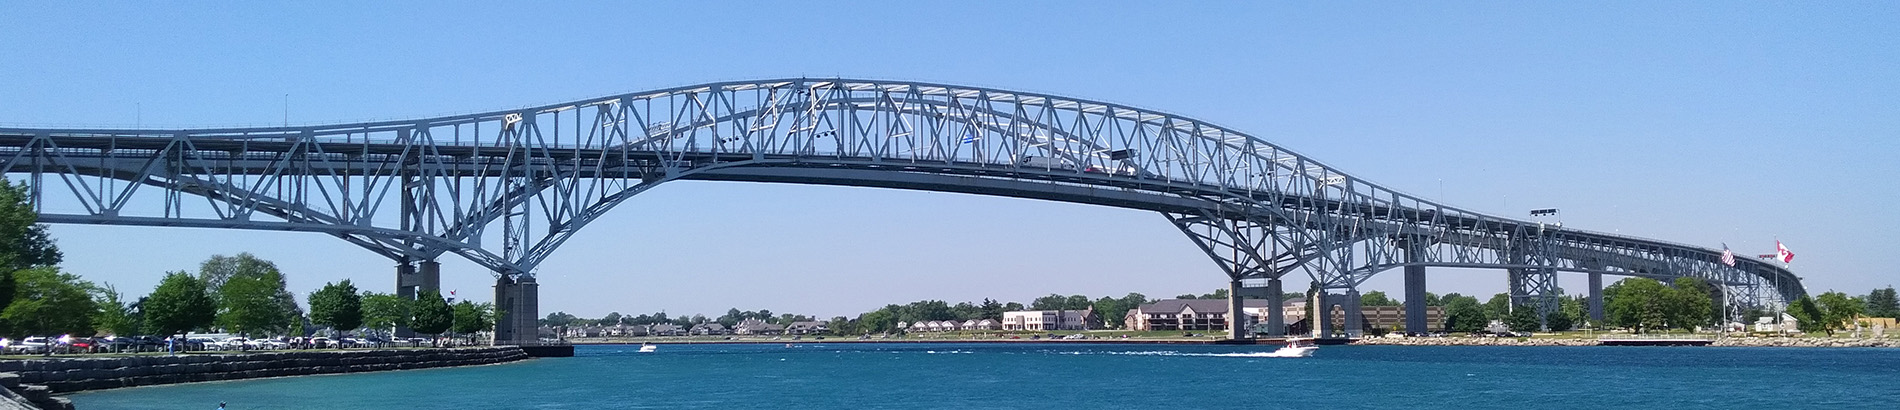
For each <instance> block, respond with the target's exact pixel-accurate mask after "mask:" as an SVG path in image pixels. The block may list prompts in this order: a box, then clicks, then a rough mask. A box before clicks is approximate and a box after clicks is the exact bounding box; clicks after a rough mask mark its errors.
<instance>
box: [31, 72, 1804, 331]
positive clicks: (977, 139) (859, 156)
mask: <svg viewBox="0 0 1900 410" xmlns="http://www.w3.org/2000/svg"><path fill="white" fill-rule="evenodd" d="M0 161H3V162H0V168H3V169H0V170H3V171H4V172H6V173H8V174H12V175H16V176H17V175H23V176H25V178H26V179H27V181H28V183H29V184H30V186H31V188H32V190H33V191H32V192H33V195H34V196H35V198H36V199H38V200H40V201H39V202H38V204H40V206H41V217H42V220H44V221H46V222H53V223H89V224H117V225H143V226H187V227H210V228H234V229H265V230H286V231H307V232H320V233H325V234H330V235H334V236H337V237H339V238H342V239H345V240H348V241H350V242H351V243H354V244H356V245H358V246H361V247H363V248H366V249H369V250H371V251H374V252H377V253H379V254H382V255H385V256H387V257H390V258H392V259H396V260H404V261H406V260H433V259H434V258H436V257H438V256H440V255H441V254H443V253H455V254H458V255H462V256H464V257H467V258H469V259H470V260H473V261H475V262H476V263H478V264H481V265H482V266H484V267H487V268H490V269H493V270H494V271H495V272H496V273H497V274H498V275H500V276H503V277H504V278H506V277H510V276H523V275H532V272H533V270H534V268H535V267H536V266H538V265H539V264H540V263H541V261H543V260H545V259H546V258H547V257H548V255H549V254H550V253H551V252H553V251H554V250H555V249H557V248H558V247H559V246H560V245H561V244H562V243H563V242H564V241H566V240H567V239H568V238H569V237H571V235H573V233H574V232H576V231H578V230H579V229H581V228H582V227H583V226H585V225H587V223H588V222H590V221H592V220H593V219H594V218H596V217H598V216H600V215H601V214H603V213H605V212H607V211H609V210H610V209H612V208H613V207H614V206H615V205H617V204H619V203H622V202H624V201H626V200H628V199H630V198H632V197H633V196H635V195H637V194H638V193H640V192H643V191H645V190H646V189H649V188H651V187H653V186H655V185H657V184H660V183H663V182H667V181H673V180H682V179H684V180H724V181H753V182H780V183H801V184H829V185H845V186H864V187H884V188H898V189H915V190H929V191H943V192H963V193H973V194H984V195H999V196H1009V197H1019V198H1032V199H1043V200H1054V201H1065V202H1077V203H1089V204H1099V205H1108V206H1117V207H1124V208H1132V209H1143V210H1150V211H1155V212H1158V213H1160V214H1162V215H1164V216H1166V217H1167V218H1168V219H1169V220H1170V221H1172V222H1173V223H1174V224H1175V225H1176V226H1177V227H1179V228H1180V229H1181V231H1182V232H1184V233H1186V234H1187V235H1188V236H1189V238H1190V239H1191V240H1193V241H1194V242H1195V243H1196V244H1197V245H1199V246H1200V247H1201V249H1203V250H1204V251H1206V252H1207V254H1208V255H1209V256H1210V257H1212V258H1213V259H1214V260H1215V261H1216V262H1217V263H1219V264H1220V265H1221V267H1222V269H1223V270H1224V271H1226V273H1227V274H1228V275H1229V276H1230V279H1231V280H1233V281H1234V282H1235V283H1239V282H1240V281H1242V280H1262V279H1265V280H1274V281H1276V283H1277V279H1279V278H1280V277H1282V276H1283V275H1285V274H1287V273H1291V272H1296V271H1299V272H1305V273H1306V274H1307V275H1309V276H1310V277H1311V278H1312V279H1313V280H1314V281H1316V282H1318V283H1320V284H1321V285H1322V287H1324V288H1328V289H1352V288H1354V287H1356V286H1357V285H1358V284H1360V283H1362V282H1363V281H1365V280H1366V279H1367V278H1370V277H1371V276H1372V275H1375V274H1378V273H1380V272H1382V271H1384V270H1388V269H1391V268H1396V267H1407V266H1449V267H1469V268H1497V269H1508V270H1512V271H1513V272H1514V273H1513V278H1514V282H1513V283H1514V292H1517V293H1525V294H1526V295H1527V296H1531V295H1533V294H1535V295H1543V296H1550V293H1551V292H1554V291H1555V289H1554V287H1555V281H1554V280H1549V275H1551V274H1553V273H1554V272H1556V271H1573V272H1586V273H1597V274H1611V275H1627V276H1646V277H1657V278H1673V277H1682V276H1691V277H1699V278H1703V279H1707V280H1710V281H1712V282H1715V283H1718V284H1721V285H1724V286H1727V287H1728V288H1729V289H1730V290H1731V291H1732V293H1733V294H1735V295H1737V296H1738V297H1742V298H1743V299H1744V300H1749V301H1751V302H1750V303H1758V302H1762V301H1760V300H1753V299H1748V298H1755V297H1765V298H1773V299H1781V300H1786V299H1788V298H1792V297H1796V296H1799V295H1801V294H1804V292H1805V291H1804V290H1803V288H1802V287H1801V284H1800V281H1799V279H1798V278H1797V277H1795V276H1794V275H1793V274H1792V273H1791V272H1789V271H1787V270H1786V269H1784V268H1782V267H1777V266H1774V265H1772V264H1768V263H1763V262H1761V261H1755V260H1745V259H1744V260H1737V264H1736V266H1733V267H1730V266H1727V265H1724V264H1722V263H1720V262H1719V259H1720V252H1719V251H1716V250H1713V249H1708V248H1703V247H1697V246H1690V245H1684V244H1678V243H1671V242H1666V241H1660V240H1654V239H1645V238H1637V237H1631V236H1623V235H1612V234H1606V233H1601V232H1589V231H1581V230H1576V229H1570V228H1560V227H1555V226H1544V225H1541V224H1538V223H1535V222H1530V221H1523V220H1517V219H1511V218H1503V217H1497V216H1492V215H1485V214H1482V213H1478V212H1472V211H1468V210H1464V209H1460V208H1456V207H1452V206H1447V205H1444V204H1439V203H1436V202H1432V201H1428V200H1425V199H1423V198H1419V197H1416V196H1413V195H1409V194H1405V193H1402V192H1398V191H1396V190H1391V189H1388V188H1385V187H1382V186H1379V185H1376V184H1373V183H1370V182H1368V181H1365V180H1362V179H1359V178H1356V177H1353V176H1351V175H1349V174H1347V173H1345V172H1342V171H1340V170H1338V169H1335V168H1333V167H1330V166H1327V165H1325V164H1323V163H1321V162H1319V161H1317V160H1314V159H1313V158H1310V157H1306V156H1303V155H1300V154H1297V153H1294V152H1292V151H1290V150H1287V149H1284V148H1282V147H1279V146H1277V145H1273V144H1271V143H1268V142H1266V141H1265V140H1263V139H1260V138H1255V137H1253V136H1250V135H1247V134H1245V133H1241V132H1238V131H1235V130H1232V129H1228V128H1225V127H1220V126H1218V125H1214V124H1211V123H1208V122H1205V121H1200V120H1196V119H1192V118H1188V117H1183V116H1178V115H1173V114H1169V113H1166V112H1161V111H1156V110H1148V109H1142V108H1136V107H1130V106H1125V105H1119V104H1111V103H1105V102H1100V101H1091V100H1084V99H1076V98H1067V97H1060V96H1053V95H1046V94H1038V93H1028V92H1019V91H1009V90H999V89H990V88H981V87H967V86H956V85H946V84H930V83H919V82H904V81H879V80H849V79H778V80H764V81H739V82H724V83H713V84H702V85H694V86H687V87H678V88H671V89H665V90H655V91H649V92H638V93H629V94H622V95H615V96H608V97H602V98H594V99H587V100H580V101H575V102H571V103H562V104H553V105H546V106H540V107H530V108H523V109H516V110H505V111H496V112H489V113H480V114H469V115H458V116H449V117H439V118H426V119H417V120H404V121H380V122H366V123H352V124H334V125H314V126H295V127H264V128H221V129H169V130H153V129H21V128H11V129H0ZM1519 277H1523V278H1525V279H1524V280H1523V282H1524V283H1527V284H1529V285H1526V287H1524V289H1521V290H1520V289H1517V288H1518V287H1519V286H1517V284H1518V282H1519V280H1518V278H1519ZM1540 278H1541V279H1540Z"/></svg>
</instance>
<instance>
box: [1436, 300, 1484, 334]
mask: <svg viewBox="0 0 1900 410" xmlns="http://www.w3.org/2000/svg"><path fill="white" fill-rule="evenodd" d="M1439 300H1440V301H1442V302H1444V303H1445V328H1446V329H1450V330H1451V331H1453V332H1465V333H1470V332H1476V331H1479V330H1484V326H1485V325H1487V324H1489V322H1490V321H1489V319H1486V318H1485V316H1484V307H1483V306H1480V305H1478V298H1474V297H1470V296H1462V295H1459V294H1457V293H1447V294H1445V297H1443V298H1440V299H1439Z"/></svg>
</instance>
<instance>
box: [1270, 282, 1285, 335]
mask: <svg viewBox="0 0 1900 410" xmlns="http://www.w3.org/2000/svg"><path fill="white" fill-rule="evenodd" d="M1283 336H1286V291H1284V290H1281V287H1280V278H1273V279H1267V337H1283Z"/></svg>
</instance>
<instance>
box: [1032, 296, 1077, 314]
mask: <svg viewBox="0 0 1900 410" xmlns="http://www.w3.org/2000/svg"><path fill="white" fill-rule="evenodd" d="M1068 303H1069V298H1068V297H1067V296H1062V295H1058V294H1054V293H1051V294H1049V296H1043V297H1039V298H1036V300H1032V301H1029V310H1065V309H1067V308H1065V307H1064V306H1066V305H1068Z"/></svg>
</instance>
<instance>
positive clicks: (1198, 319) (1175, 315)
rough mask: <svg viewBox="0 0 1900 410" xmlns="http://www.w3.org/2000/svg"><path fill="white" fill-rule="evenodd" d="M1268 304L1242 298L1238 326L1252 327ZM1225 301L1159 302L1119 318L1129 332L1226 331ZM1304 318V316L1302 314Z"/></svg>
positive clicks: (1174, 300) (1141, 307)
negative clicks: (1244, 318) (1245, 316)
mask: <svg viewBox="0 0 1900 410" xmlns="http://www.w3.org/2000/svg"><path fill="white" fill-rule="evenodd" d="M1270 304H1271V302H1270V301H1267V300H1264V299H1242V300H1241V306H1240V308H1241V311H1242V312H1241V313H1242V314H1246V315H1247V319H1246V320H1245V321H1244V322H1242V324H1241V325H1242V326H1253V325H1254V323H1256V322H1258V321H1259V320H1260V317H1261V316H1265V315H1266V314H1267V307H1268V306H1269V305H1270ZM1227 314H1228V311H1227V300H1226V299H1162V300H1158V301H1155V302H1154V303H1149V304H1146V305H1141V306H1137V307H1135V308H1134V309H1131V310H1129V311H1128V314H1126V315H1123V316H1122V320H1123V323H1124V325H1125V326H1127V327H1128V329H1129V330H1205V331H1218V330H1227ZM1302 315H1304V314H1302Z"/></svg>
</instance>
